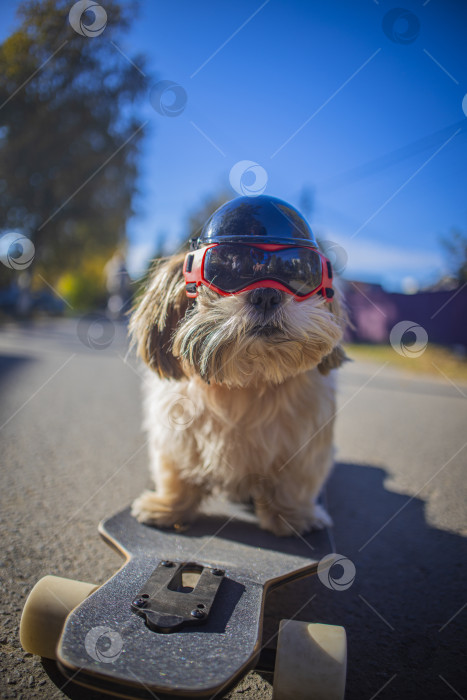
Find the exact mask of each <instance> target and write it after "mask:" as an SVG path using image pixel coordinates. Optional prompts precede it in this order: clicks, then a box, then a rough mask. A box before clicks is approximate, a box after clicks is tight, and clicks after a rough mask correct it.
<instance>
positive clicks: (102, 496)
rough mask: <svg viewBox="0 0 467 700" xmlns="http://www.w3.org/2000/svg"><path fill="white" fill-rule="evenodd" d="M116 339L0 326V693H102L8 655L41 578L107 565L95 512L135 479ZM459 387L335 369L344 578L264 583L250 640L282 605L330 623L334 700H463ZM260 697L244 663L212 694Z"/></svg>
mask: <svg viewBox="0 0 467 700" xmlns="http://www.w3.org/2000/svg"><path fill="white" fill-rule="evenodd" d="M127 349H128V348H127V341H126V329H125V326H124V325H123V324H109V325H106V326H102V325H101V324H100V322H99V320H96V319H95V318H92V317H83V318H81V319H67V320H42V321H37V322H35V323H31V324H27V323H24V324H14V323H11V324H6V325H3V326H2V327H1V328H0V396H1V407H0V440H1V445H2V447H1V451H0V462H1V477H0V478H1V481H0V487H1V488H0V493H1V512H0V528H1V542H2V549H1V552H0V581H1V590H2V596H1V607H0V623H1V630H0V670H1V676H0V692H1V694H2V695H1V697H2V698H44V699H45V698H47V699H49V698H52V697H53V698H65V697H70V698H77V699H80V698H91V699H94V700H97V699H98V698H101V697H102V698H104V697H105V696H100V695H99V694H97V693H92V692H90V691H86V690H83V689H81V688H78V687H77V686H73V685H72V684H71V683H69V682H68V683H67V682H66V681H65V679H64V678H63V677H61V676H60V674H59V673H58V672H57V670H56V668H55V666H54V664H53V663H50V662H44V663H43V662H41V660H40V659H39V658H37V657H33V656H31V655H29V654H26V653H25V652H23V651H22V649H21V647H20V644H19V640H18V625H19V619H20V614H21V609H22V606H23V604H24V601H25V598H26V596H27V594H28V592H29V591H30V589H31V588H32V586H33V585H34V583H35V582H36V581H37V580H38V579H39V578H40V577H41V576H43V575H45V574H48V573H54V574H57V575H60V576H66V577H70V578H76V579H81V580H84V581H94V582H96V583H102V582H104V581H105V580H106V579H107V578H109V577H110V576H111V575H112V574H113V573H114V572H115V570H116V569H117V568H118V567H119V566H120V563H121V561H120V558H119V557H118V555H117V554H115V553H114V552H113V551H112V550H111V549H110V548H108V547H107V546H105V544H104V543H103V542H102V541H101V540H100V538H99V537H98V535H97V530H96V528H97V524H98V522H99V521H100V520H101V519H102V518H103V517H105V516H108V515H110V514H112V513H113V512H115V511H117V510H119V509H121V508H123V507H125V506H127V505H128V503H129V502H130V501H131V500H132V499H133V498H134V497H135V496H136V495H138V494H139V493H140V491H141V490H142V489H143V488H144V487H145V486H147V485H148V472H147V455H146V446H145V436H144V434H143V433H142V432H141V392H140V384H141V381H140V377H139V375H138V373H139V372H140V367H139V366H138V363H137V361H136V359H135V358H134V357H132V356H131V355H130V356H129V357H126V355H127ZM413 362H416V359H414V360H413ZM466 398H467V387H466V386H465V385H460V384H453V383H450V382H448V381H445V380H443V379H442V378H440V379H439V380H438V379H437V378H433V377H420V376H415V375H412V374H405V373H402V372H401V371H398V370H397V371H396V370H395V369H394V368H393V367H391V365H390V364H389V365H387V366H384V367H383V366H379V365H376V364H371V363H365V364H364V363H360V362H354V363H352V364H348V365H347V366H346V367H345V368H344V369H343V370H341V371H340V372H339V403H338V406H339V408H338V416H337V431H336V445H337V454H336V468H335V470H334V473H333V475H332V477H331V479H330V482H329V484H328V486H327V488H326V492H325V499H326V501H327V504H328V508H329V511H330V513H331V514H332V517H333V519H334V527H333V528H332V529H330V530H329V531H328V539H329V552H332V551H334V552H337V553H339V554H340V555H342V557H343V558H344V560H345V559H349V560H350V562H352V564H353V565H354V567H355V571H356V576H355V580H354V581H353V582H352V583H351V584H350V585H348V586H343V587H342V586H341V589H342V588H344V589H345V590H340V589H338V590H334V589H333V588H332V585H331V584H332V582H330V585H329V587H327V586H325V585H323V584H322V583H321V582H320V581H319V580H318V579H317V578H316V577H314V578H313V579H308V580H304V581H300V582H296V583H291V584H288V585H287V586H284V587H282V588H281V589H278V590H276V591H274V592H273V593H271V594H270V596H269V598H268V603H267V609H266V624H265V633H264V639H265V641H267V639H270V638H273V637H274V634H275V632H276V631H277V626H278V621H279V619H281V618H290V617H297V618H298V619H303V620H309V621H313V622H324V623H329V624H340V625H344V626H345V628H346V630H347V635H348V644H349V665H348V681H347V694H346V697H347V698H348V699H349V700H372V699H373V698H376V697H378V699H379V700H385V699H386V698H388V699H389V698H397V699H403V700H405V698H407V699H408V698H410V699H413V698H424V699H431V698H433V699H435V698H436V700H440V699H442V700H444V698H445V699H446V700H451V699H452V700H455V698H456V697H457V698H467V674H466V672H465V668H466V661H465V660H466V658H467V655H466V634H465V629H466V621H467V588H466V583H465V582H466V568H467V567H466V562H467V542H466V536H467V512H466V511H467V509H466V494H467V479H466V476H465V474H466V470H465V465H466V454H467V450H466V444H467V443H466V439H467V438H466V432H467V431H466V425H467V421H466V418H467V402H466ZM342 571H344V572H345V569H343V570H341V573H342ZM339 575H340V574H339ZM335 580H336V581H337V580H338V576H337V575H336V579H335ZM271 693H272V688H271V676H270V675H269V674H267V673H263V674H260V673H257V672H252V673H250V674H248V676H247V677H246V678H245V679H244V680H243V681H242V682H241V683H240V684H239V685H238V686H237V687H236V688H235V689H233V690H231V691H230V693H229V695H228V696H226V697H229V698H239V697H242V698H245V700H249V699H252V700H253V699H258V698H259V699H260V700H267V699H268V698H270V697H271Z"/></svg>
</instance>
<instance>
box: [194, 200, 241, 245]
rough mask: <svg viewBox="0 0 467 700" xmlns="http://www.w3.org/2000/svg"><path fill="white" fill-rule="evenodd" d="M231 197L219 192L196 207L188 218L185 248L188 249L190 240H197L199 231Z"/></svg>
mask: <svg viewBox="0 0 467 700" xmlns="http://www.w3.org/2000/svg"><path fill="white" fill-rule="evenodd" d="M233 196H234V195H232V193H231V192H228V191H226V190H221V191H220V192H217V193H216V194H212V195H209V196H208V197H206V198H205V199H204V200H203V201H202V202H201V204H200V206H199V207H197V208H196V209H195V210H194V211H193V212H192V213H191V214H190V216H189V218H188V236H187V239H186V247H188V243H189V240H190V238H197V237H198V236H199V235H200V234H201V230H202V228H203V226H204V224H205V223H206V221H207V220H208V219H209V217H210V216H211V214H213V213H214V212H215V211H216V209H219V207H221V206H222V205H223V204H225V203H226V202H228V201H229V200H230V199H233Z"/></svg>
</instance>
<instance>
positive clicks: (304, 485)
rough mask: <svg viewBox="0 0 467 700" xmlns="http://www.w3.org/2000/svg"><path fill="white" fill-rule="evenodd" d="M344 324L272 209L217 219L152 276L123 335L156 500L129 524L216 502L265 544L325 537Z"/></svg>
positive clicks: (297, 228)
mask: <svg viewBox="0 0 467 700" xmlns="http://www.w3.org/2000/svg"><path fill="white" fill-rule="evenodd" d="M345 323H346V314H345V310H344V307H343V304H342V301H341V299H340V295H339V292H338V289H337V288H336V287H335V285H333V280H332V268H331V264H330V262H329V260H327V259H326V258H325V257H324V255H323V254H322V253H321V252H320V251H319V249H318V245H317V243H316V241H315V239H314V237H313V234H312V232H311V230H310V228H309V226H308V224H307V223H306V221H305V219H304V218H303V217H302V216H301V215H300V214H299V212H298V211H297V210H296V209H294V208H293V207H291V206H290V205H289V204H287V203H286V202H284V201H282V200H280V199H277V198H275V197H269V196H265V195H261V196H259V197H238V198H237V199H234V200H232V201H231V202H228V203H227V204H224V205H223V206H222V207H221V208H220V209H218V210H217V211H216V212H215V213H214V214H213V215H212V217H211V218H210V219H209V221H208V222H207V224H206V225H205V227H204V229H203V231H202V233H201V235H200V237H199V238H198V239H192V241H191V252H189V253H184V254H179V255H174V256H173V257H172V258H169V259H166V260H165V261H160V262H158V263H157V264H156V266H155V268H154V270H153V272H152V277H151V278H150V281H149V284H148V286H147V289H146V291H145V293H144V295H143V296H142V298H141V299H140V301H139V303H138V305H137V307H136V308H135V310H134V312H133V314H132V317H131V321H130V332H131V335H132V338H133V342H134V343H135V344H136V346H137V351H138V354H139V355H140V356H141V357H142V359H143V360H144V361H145V363H146V364H147V365H148V367H149V369H150V370H151V371H150V372H148V373H147V375H148V376H147V381H146V382H145V384H146V396H145V403H144V407H145V422H144V427H145V429H146V430H147V431H148V433H149V445H150V448H149V449H150V460H151V467H150V468H151V474H152V477H153V479H154V481H155V486H156V490H155V491H145V492H144V493H143V494H142V495H141V496H140V497H139V498H137V499H136V500H135V501H134V503H133V509H132V513H133V515H134V516H135V517H136V518H137V519H138V520H139V521H140V522H144V523H150V524H153V525H158V526H162V527H169V526H174V525H177V524H182V523H186V522H189V521H191V520H193V519H194V518H195V517H196V513H197V510H198V508H199V506H200V504H201V502H202V501H203V498H204V497H205V496H207V495H208V494H211V493H213V492H219V491H220V492H223V493H224V494H226V495H227V496H228V497H229V498H230V499H232V500H241V501H249V500H252V501H253V503H254V507H255V511H256V514H257V517H258V520H259V524H260V526H261V527H262V528H264V529H266V530H270V531H272V532H274V533H275V534H276V535H290V534H294V533H295V534H297V533H304V532H306V531H308V530H310V529H312V528H322V527H325V526H327V525H330V524H331V519H330V517H329V515H328V514H327V513H326V511H325V510H324V508H323V507H322V506H321V505H319V504H318V503H317V497H318V495H319V493H320V490H321V487H322V486H323V483H324V481H325V479H326V477H327V476H328V474H329V472H330V470H331V467H332V464H333V422H334V413H335V389H334V378H333V376H332V374H333V373H330V370H332V369H335V368H337V367H339V366H340V365H341V364H342V362H343V361H344V360H345V359H346V357H345V353H344V352H343V350H342V348H341V346H340V344H339V343H340V341H341V339H342V335H343V330H344V326H345Z"/></svg>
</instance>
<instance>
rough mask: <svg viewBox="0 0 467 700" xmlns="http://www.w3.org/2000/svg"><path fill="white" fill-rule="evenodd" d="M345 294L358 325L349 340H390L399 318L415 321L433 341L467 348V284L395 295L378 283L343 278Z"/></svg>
mask: <svg viewBox="0 0 467 700" xmlns="http://www.w3.org/2000/svg"><path fill="white" fill-rule="evenodd" d="M343 287H344V294H345V297H346V300H347V305H348V307H349V312H350V318H351V320H352V323H353V324H354V326H355V328H354V329H353V330H352V329H349V330H348V332H347V336H346V340H348V341H349V342H360V343H388V342H389V333H390V332H391V328H392V327H393V326H394V325H395V324H396V323H398V322H399V321H414V322H415V323H417V324H419V325H420V326H422V327H423V328H424V329H425V330H426V332H427V333H428V339H429V342H431V343H438V344H440V345H461V346H463V347H466V348H467V286H463V287H458V288H457V289H454V290H449V291H435V292H418V293H417V294H392V293H389V292H385V291H384V289H383V288H382V287H381V286H380V285H377V284H366V283H364V282H351V281H348V280H346V281H344V285H343Z"/></svg>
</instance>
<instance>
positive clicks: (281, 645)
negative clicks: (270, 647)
mask: <svg viewBox="0 0 467 700" xmlns="http://www.w3.org/2000/svg"><path fill="white" fill-rule="evenodd" d="M346 669H347V639H346V634H345V630H344V628H343V627H338V626H335V625H321V624H311V623H309V622H297V621H294V620H281V623H280V626H279V638H278V641H277V656H276V666H275V670H274V685H273V700H291V699H292V698H293V700H305V699H306V700H311V698H313V700H343V698H344V693H345V677H346Z"/></svg>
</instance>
